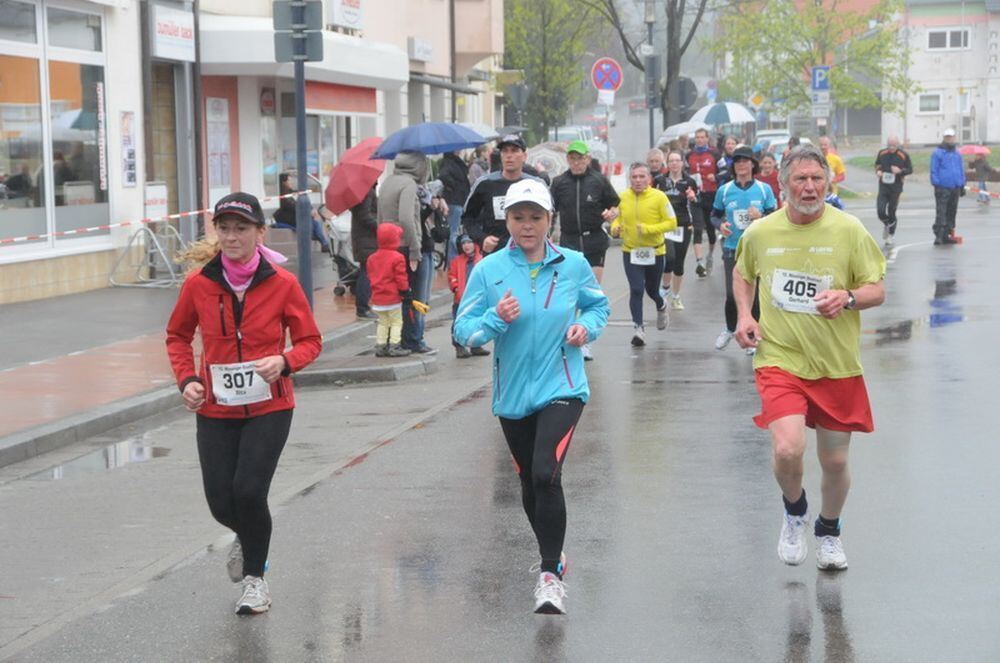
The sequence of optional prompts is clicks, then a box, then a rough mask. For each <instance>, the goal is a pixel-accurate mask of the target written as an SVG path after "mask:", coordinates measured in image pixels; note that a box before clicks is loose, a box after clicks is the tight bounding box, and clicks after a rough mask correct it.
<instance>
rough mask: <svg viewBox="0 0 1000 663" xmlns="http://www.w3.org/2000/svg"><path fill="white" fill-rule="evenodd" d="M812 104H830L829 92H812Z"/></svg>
mask: <svg viewBox="0 0 1000 663" xmlns="http://www.w3.org/2000/svg"><path fill="white" fill-rule="evenodd" d="M812 102H813V104H825V105H829V103H830V91H829V90H813V93H812Z"/></svg>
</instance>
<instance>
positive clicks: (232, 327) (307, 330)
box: [167, 254, 323, 419]
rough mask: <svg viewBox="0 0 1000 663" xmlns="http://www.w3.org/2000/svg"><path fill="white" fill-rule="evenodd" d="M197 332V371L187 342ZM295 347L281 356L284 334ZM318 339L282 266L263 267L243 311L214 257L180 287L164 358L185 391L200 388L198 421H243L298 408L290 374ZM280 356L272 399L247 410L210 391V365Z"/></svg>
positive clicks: (314, 352) (316, 348)
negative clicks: (202, 389)
mask: <svg viewBox="0 0 1000 663" xmlns="http://www.w3.org/2000/svg"><path fill="white" fill-rule="evenodd" d="M196 329H199V330H200V331H201V341H202V352H201V360H200V364H199V366H198V367H197V368H195V361H194V350H193V349H192V347H191V342H192V341H193V340H194V334H195V330H196ZM289 331H290V332H291V339H292V347H291V348H290V349H288V350H287V351H286V350H285V343H286V338H287V336H288V332H289ZM322 348H323V337H322V336H321V335H320V333H319V329H318V328H317V327H316V321H315V320H314V319H313V315H312V311H311V310H310V309H309V302H307V301H306V296H305V293H303V292H302V287H301V286H300V285H299V282H298V280H297V279H296V278H295V276H293V275H292V274H291V273H289V272H288V271H286V270H284V269H282V268H281V267H276V266H274V265H272V264H270V263H269V262H268V261H267V260H265V259H264V258H261V260H260V266H259V267H258V268H257V273H256V274H254V277H253V281H252V282H251V283H250V287H249V289H247V291H246V293H244V297H243V303H242V305H241V304H240V303H239V301H238V300H237V299H236V295H235V293H233V291H232V288H230V287H229V284H228V283H226V280H225V278H224V277H223V275H222V256H221V254H220V255H217V256H215V258H213V259H212V260H211V261H210V262H209V263H208V264H207V265H205V266H204V267H202V268H201V269H200V270H198V271H196V272H193V273H192V274H191V275H190V276H188V278H187V279H186V280H185V281H184V285H183V286H182V287H181V294H180V297H178V299H177V304H176V305H175V306H174V312H173V313H172V314H171V315H170V320H169V322H167V354H168V355H169V356H170V365H171V367H172V368H173V370H174V376H175V377H176V378H177V386H178V387H179V388H180V390H181V391H182V392H183V391H184V387H186V386H187V385H188V383H189V382H192V381H194V380H197V381H199V382H201V383H202V384H204V385H205V403H204V405H202V406H201V408H200V409H199V410H198V414H202V415H204V416H206V417H212V418H216V419H243V418H247V417H256V416H260V415H262V414H268V413H270V412H278V411H280V410H290V409H292V408H293V407H295V396H294V394H293V393H292V379H291V377H289V376H290V375H291V374H292V373H294V372H296V371H300V370H302V369H303V368H305V367H306V366H308V365H309V364H310V363H312V361H313V360H314V359H316V357H318V356H319V353H320V351H321V350H322ZM268 355H282V356H283V357H284V358H285V363H286V364H287V365H288V367H287V368H286V369H285V372H284V373H282V375H281V377H280V378H278V379H277V380H275V382H274V383H272V384H271V400H268V401H262V402H260V403H252V404H250V405H220V404H219V403H217V402H216V400H215V395H214V394H213V392H212V374H211V371H210V370H208V366H209V365H211V364H232V363H236V362H242V361H254V360H257V359H262V358H263V357H266V356H268Z"/></svg>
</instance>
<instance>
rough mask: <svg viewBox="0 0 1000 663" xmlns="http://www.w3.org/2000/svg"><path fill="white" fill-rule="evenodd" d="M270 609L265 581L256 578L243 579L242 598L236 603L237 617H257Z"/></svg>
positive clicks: (269, 596)
mask: <svg viewBox="0 0 1000 663" xmlns="http://www.w3.org/2000/svg"><path fill="white" fill-rule="evenodd" d="M270 608H271V593H270V591H269V590H268V587H267V581H266V580H264V579H263V578H258V577H256V576H247V577H245V578H243V596H241V597H240V600H239V601H238V602H237V603H236V614H237V615H259V614H260V613H262V612H267V611H268V610H269V609H270Z"/></svg>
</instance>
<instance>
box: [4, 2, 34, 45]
mask: <svg viewBox="0 0 1000 663" xmlns="http://www.w3.org/2000/svg"><path fill="white" fill-rule="evenodd" d="M0 39H9V40H10V41H22V42H27V43H29V44H34V43H35V42H36V41H38V37H37V33H36V30H35V7H34V5H29V4H27V3H24V2H15V1H14V0H0Z"/></svg>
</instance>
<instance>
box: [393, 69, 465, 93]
mask: <svg viewBox="0 0 1000 663" xmlns="http://www.w3.org/2000/svg"><path fill="white" fill-rule="evenodd" d="M410 81H412V82H414V83H423V84H424V85H430V86H431V87H440V88H444V89H445V90H451V91H452V92H461V93H462V94H479V93H480V92H482V90H477V89H476V88H474V87H469V86H468V85H459V84H458V83H452V82H451V81H449V80H445V79H444V78H435V77H434V76H427V75H425V74H414V73H411V74H410Z"/></svg>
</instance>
